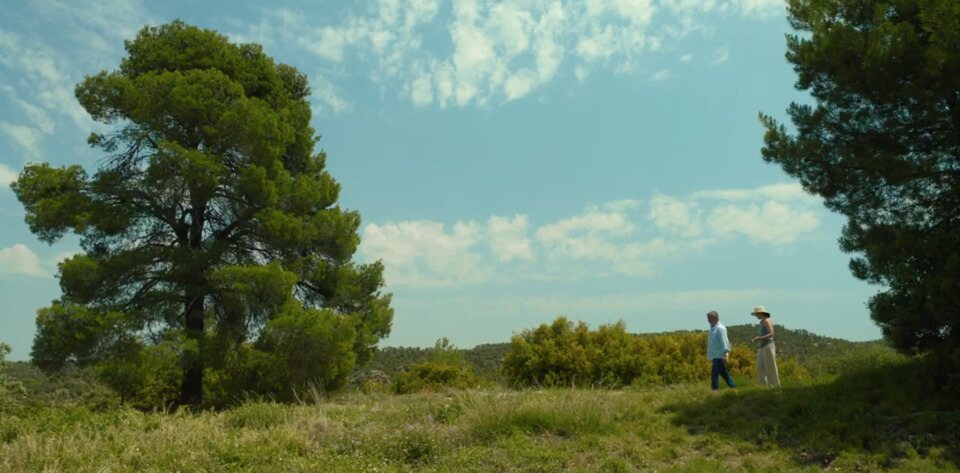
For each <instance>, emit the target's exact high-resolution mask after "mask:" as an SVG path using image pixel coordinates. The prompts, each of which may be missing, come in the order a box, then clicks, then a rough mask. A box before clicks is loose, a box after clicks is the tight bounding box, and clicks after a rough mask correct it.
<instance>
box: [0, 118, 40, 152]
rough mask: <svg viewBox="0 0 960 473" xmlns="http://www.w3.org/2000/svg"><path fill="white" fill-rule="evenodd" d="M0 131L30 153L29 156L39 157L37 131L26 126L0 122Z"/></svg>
mask: <svg viewBox="0 0 960 473" xmlns="http://www.w3.org/2000/svg"><path fill="white" fill-rule="evenodd" d="M0 132H3V134H5V135H7V137H8V138H10V140H11V141H13V142H14V143H16V144H17V145H19V146H20V147H21V148H23V149H24V150H25V151H27V152H28V153H29V154H30V157H31V158H38V157H40V154H41V153H40V139H39V137H38V136H37V132H36V131H35V130H34V129H33V128H30V127H28V126H22V125H14V124H13V123H8V122H0Z"/></svg>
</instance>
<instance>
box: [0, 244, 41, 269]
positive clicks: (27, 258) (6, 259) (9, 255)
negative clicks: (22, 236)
mask: <svg viewBox="0 0 960 473" xmlns="http://www.w3.org/2000/svg"><path fill="white" fill-rule="evenodd" d="M0 273H7V274H22V275H26V276H36V277H44V276H47V275H48V274H47V273H46V272H45V271H44V270H43V268H41V267H40V259H39V258H37V255H36V253H34V252H33V251H32V250H30V248H28V247H27V245H24V244H23V243H17V244H16V245H13V246H10V247H7V248H0Z"/></svg>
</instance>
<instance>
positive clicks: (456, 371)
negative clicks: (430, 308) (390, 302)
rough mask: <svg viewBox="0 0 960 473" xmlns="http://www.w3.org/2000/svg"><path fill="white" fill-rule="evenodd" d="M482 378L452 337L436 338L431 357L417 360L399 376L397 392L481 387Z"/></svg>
mask: <svg viewBox="0 0 960 473" xmlns="http://www.w3.org/2000/svg"><path fill="white" fill-rule="evenodd" d="M479 384H480V380H479V378H477V376H476V375H474V374H473V370H472V369H471V368H470V365H469V364H468V363H467V360H466V358H464V357H463V353H461V352H460V350H458V349H457V348H456V347H455V346H453V345H452V344H451V343H450V340H447V339H446V338H441V339H440V340H437V343H436V345H435V346H434V348H433V351H432V352H431V354H430V359H428V360H427V361H425V362H423V363H417V364H415V365H413V366H412V367H411V368H410V371H406V372H403V373H400V374H398V375H397V377H396V380H395V381H394V392H396V393H397V394H406V393H413V392H421V391H442V390H444V389H447V388H454V389H466V388H471V387H475V386H478V385H479Z"/></svg>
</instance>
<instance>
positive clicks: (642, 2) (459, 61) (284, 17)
mask: <svg viewBox="0 0 960 473" xmlns="http://www.w3.org/2000/svg"><path fill="white" fill-rule="evenodd" d="M361 5H363V6H361V7H358V8H360V11H359V12H356V11H355V12H349V13H347V14H346V15H345V16H344V17H343V18H342V19H340V20H339V21H334V22H325V23H320V21H323V20H318V19H317V18H319V17H316V16H314V15H309V14H307V13H305V12H299V11H293V10H290V9H285V8H281V9H278V10H271V11H265V12H264V14H263V18H264V19H263V20H261V21H260V22H259V23H257V24H254V25H250V26H248V27H247V31H246V32H239V33H233V34H232V35H231V36H232V37H233V38H235V39H237V38H251V39H254V40H256V41H259V42H261V43H264V44H268V45H269V44H272V43H282V44H283V45H284V46H289V45H293V46H294V47H299V48H301V49H302V50H303V51H305V52H306V53H308V54H313V55H315V56H316V57H318V58H320V59H322V60H324V61H326V62H327V63H328V64H330V65H331V66H333V67H334V68H340V67H342V66H341V65H342V64H343V63H344V61H345V60H346V59H347V58H348V57H355V58H358V59H359V60H361V61H364V62H367V63H370V64H372V65H373V73H372V74H371V78H372V79H373V80H374V81H375V82H378V83H380V84H381V85H384V86H385V89H386V87H387V86H390V85H394V86H397V85H398V88H399V93H400V94H402V95H403V96H405V97H406V98H408V99H409V100H410V101H411V102H413V103H414V104H416V105H418V106H426V105H431V104H436V106H438V107H440V108H443V107H447V106H458V107H465V106H471V105H478V106H487V105H490V104H501V103H505V102H510V101H513V100H518V99H521V98H523V97H527V96H529V95H530V94H531V93H532V92H534V91H535V90H537V88H538V87H541V86H543V85H544V84H546V83H547V82H549V81H551V80H553V78H554V77H556V76H557V74H558V73H561V71H564V70H566V71H568V73H572V74H573V75H574V76H575V77H576V78H577V80H579V81H585V80H586V79H587V77H589V76H590V74H591V73H592V72H593V70H594V69H596V68H606V69H607V70H611V71H614V72H616V73H623V74H637V73H640V72H642V71H646V70H649V64H648V61H647V59H646V56H647V55H649V53H651V52H655V51H660V50H662V49H669V50H671V51H676V50H677V49H679V48H681V47H683V45H682V44H681V43H680V40H682V39H683V38H685V37H687V36H688V35H690V34H691V33H693V32H697V31H699V32H702V33H703V34H704V35H705V36H709V33H710V31H711V28H710V24H711V22H715V21H717V18H721V20H720V21H723V20H722V19H723V17H724V16H729V15H730V14H731V13H732V12H740V13H741V14H742V15H743V16H762V15H760V13H764V14H766V13H767V12H769V11H772V10H775V6H776V5H777V3H776V2H774V1H771V0H660V1H654V0H586V1H583V0H514V1H494V0H454V1H452V2H448V3H446V4H444V5H449V9H443V12H442V13H443V14H442V15H441V8H440V6H441V3H440V2H439V1H438V0H377V1H375V2H368V3H362V2H361ZM438 32H444V33H441V34H445V36H446V37H445V41H444V40H441V41H439V42H438V41H435V39H436V38H437V33H438ZM428 35H429V37H430V39H431V41H430V42H429V43H427V42H425V38H426V37H427V36H428ZM729 54H730V53H729V51H728V50H727V49H725V48H720V49H717V51H716V52H715V53H714V55H713V58H712V62H714V63H715V64H716V63H720V62H723V61H725V60H726V59H727V58H728V57H729ZM692 57H693V56H692V54H690V53H686V54H683V55H682V56H681V60H682V61H689V60H690V59H692ZM565 64H569V68H566V69H565V68H564V67H563V66H564V65H565ZM668 76H669V72H668V71H666V70H663V71H660V72H659V73H657V74H656V75H655V76H654V80H664V79H667V78H668Z"/></svg>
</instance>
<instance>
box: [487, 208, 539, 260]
mask: <svg viewBox="0 0 960 473" xmlns="http://www.w3.org/2000/svg"><path fill="white" fill-rule="evenodd" d="M487 231H488V232H489V243H490V249H491V250H492V251H493V254H495V255H496V256H497V257H498V258H499V259H500V261H504V262H506V261H512V260H514V259H518V260H532V259H534V253H533V246H532V242H531V241H530V238H528V237H527V216H526V215H515V216H514V217H513V218H512V219H509V218H506V217H498V216H496V215H494V216H492V217H490V220H489V221H488V222H487Z"/></svg>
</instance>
